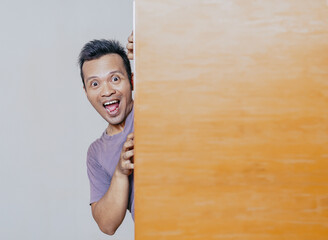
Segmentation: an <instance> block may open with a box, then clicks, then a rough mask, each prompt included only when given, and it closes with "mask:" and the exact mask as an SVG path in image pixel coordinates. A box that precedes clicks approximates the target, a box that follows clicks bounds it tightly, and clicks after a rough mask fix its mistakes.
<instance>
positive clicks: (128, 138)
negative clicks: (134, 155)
mask: <svg viewBox="0 0 328 240" xmlns="http://www.w3.org/2000/svg"><path fill="white" fill-rule="evenodd" d="M133 139H134V132H132V133H130V134H129V135H128V136H127V137H126V140H127V141H128V140H133Z"/></svg>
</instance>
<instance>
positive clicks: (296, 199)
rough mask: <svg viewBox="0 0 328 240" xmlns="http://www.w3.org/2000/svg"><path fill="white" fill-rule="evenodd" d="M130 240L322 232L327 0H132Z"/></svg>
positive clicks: (323, 235)
mask: <svg viewBox="0 0 328 240" xmlns="http://www.w3.org/2000/svg"><path fill="white" fill-rule="evenodd" d="M135 4H136V5H135V18H136V19H135V21H136V22H135V41H136V42H135V44H136V45H135V51H136V56H135V66H136V103H135V134H136V136H135V138H136V146H135V151H136V153H135V154H136V170H135V184H136V185H135V191H136V192H135V203H136V212H135V234H136V240H147V239H151V240H154V239H156V240H159V239H165V240H172V239H177V240H184V239H186V240H204V239H206V240H211V239H229V240H240V239H243V240H244V239H249V240H273V239H275V240H281V239H297V240H303V239H304V240H326V239H328V5H327V1H325V0H322V1H321V0H315V1H308V0H274V1H258V0H250V1H243V0H230V1H221V0H216V1H215V0H188V1H173V0H136V3H135Z"/></svg>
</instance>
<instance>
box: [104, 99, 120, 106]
mask: <svg viewBox="0 0 328 240" xmlns="http://www.w3.org/2000/svg"><path fill="white" fill-rule="evenodd" d="M113 103H118V100H112V101H109V102H105V103H104V106H107V105H110V104H113Z"/></svg>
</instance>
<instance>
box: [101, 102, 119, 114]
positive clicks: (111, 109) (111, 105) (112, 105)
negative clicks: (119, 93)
mask: <svg viewBox="0 0 328 240" xmlns="http://www.w3.org/2000/svg"><path fill="white" fill-rule="evenodd" d="M103 105H104V108H106V110H107V112H108V113H109V114H111V115H113V114H116V113H117V112H118V109H119V105H120V101H119V100H111V101H108V102H105V103H104V104H103Z"/></svg>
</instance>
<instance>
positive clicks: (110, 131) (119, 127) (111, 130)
mask: <svg viewBox="0 0 328 240" xmlns="http://www.w3.org/2000/svg"><path fill="white" fill-rule="evenodd" d="M125 120H126V119H124V121H123V122H121V123H120V124H116V125H111V124H108V127H107V129H106V133H107V135H109V136H113V135H115V134H118V133H120V132H122V131H123V130H124V126H125Z"/></svg>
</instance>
